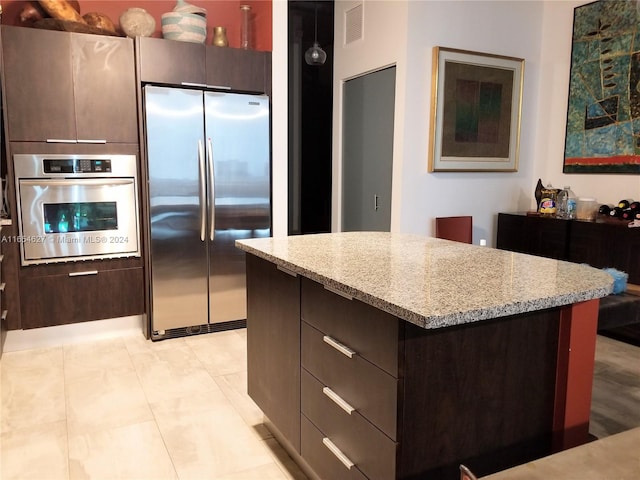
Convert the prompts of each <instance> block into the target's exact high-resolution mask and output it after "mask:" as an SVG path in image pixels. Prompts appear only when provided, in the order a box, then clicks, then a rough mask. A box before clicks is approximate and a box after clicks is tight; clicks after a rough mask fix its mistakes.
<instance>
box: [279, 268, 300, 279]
mask: <svg viewBox="0 0 640 480" xmlns="http://www.w3.org/2000/svg"><path fill="white" fill-rule="evenodd" d="M277 268H278V270H280V271H281V272H284V273H286V274H287V275H291V276H292V277H297V276H298V274H297V273H296V272H294V271H293V270H289V269H288V268H285V267H281V266H280V265H278V266H277Z"/></svg>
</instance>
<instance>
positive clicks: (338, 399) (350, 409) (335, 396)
mask: <svg viewBox="0 0 640 480" xmlns="http://www.w3.org/2000/svg"><path fill="white" fill-rule="evenodd" d="M322 393H324V394H325V395H326V396H327V397H329V398H330V399H331V400H333V402H334V403H335V404H336V405H338V406H339V407H340V408H341V409H343V410H344V411H345V412H347V413H348V414H349V415H351V414H352V413H353V412H354V411H355V408H353V407H352V406H351V405H349V404H348V403H347V402H346V401H345V400H344V399H343V398H342V397H341V396H340V395H338V394H337V393H336V392H334V391H333V390H331V389H330V388H329V387H324V388H323V389H322Z"/></svg>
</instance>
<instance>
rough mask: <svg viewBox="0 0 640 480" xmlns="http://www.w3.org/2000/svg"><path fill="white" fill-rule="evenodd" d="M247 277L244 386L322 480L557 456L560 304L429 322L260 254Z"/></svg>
mask: <svg viewBox="0 0 640 480" xmlns="http://www.w3.org/2000/svg"><path fill="white" fill-rule="evenodd" d="M247 285H248V288H247V294H248V305H249V309H248V316H247V337H248V343H247V348H248V360H249V361H248V388H249V394H250V395H251V397H252V398H253V399H254V400H255V402H256V404H257V405H258V406H259V407H260V408H261V409H263V411H264V413H265V415H266V416H267V417H268V418H269V420H271V421H272V423H273V425H274V426H275V427H276V428H277V429H278V430H279V432H280V433H281V434H282V436H284V438H285V439H286V441H287V442H288V443H289V444H291V445H297V444H298V442H299V448H298V447H296V448H295V451H296V452H297V454H298V455H299V457H301V459H302V460H303V461H304V463H305V464H306V465H307V466H308V467H310V468H311V469H312V470H313V471H314V472H315V473H316V474H317V475H318V476H319V477H320V478H323V479H331V480H354V479H357V480H362V479H365V478H368V479H376V480H390V479H413V478H421V479H438V480H439V479H443V478H457V476H458V473H457V472H458V464H459V463H461V462H463V463H466V464H468V465H469V466H470V467H471V468H472V470H474V471H476V472H478V473H479V474H482V475H484V474H488V473H492V472H495V471H497V470H501V469H504V468H506V467H508V466H512V465H515V464H518V463H523V462H526V461H528V460H531V459H534V458H538V457H541V456H544V455H547V454H549V453H550V452H551V432H552V424H553V416H554V411H553V409H554V395H555V389H556V375H557V372H556V358H557V352H558V336H559V324H560V322H559V320H560V309H550V310H542V311H538V312H532V313H527V314H520V315H514V316H510V317H503V318H500V319H496V320H491V321H483V322H475V323H472V324H466V325H461V326H458V327H448V328H441V329H435V330H426V329H423V328H420V327H418V326H416V325H414V324H411V323H407V322H405V321H403V320H401V319H399V318H397V317H394V316H393V315H390V314H388V313H386V312H383V311H381V310H379V309H377V308H375V307H373V306H372V305H368V304H366V303H364V302H361V301H359V300H357V299H351V298H349V297H345V296H344V295H342V294H340V293H336V292H334V291H332V290H331V289H327V288H326V287H324V286H323V285H321V284H319V283H317V282H314V281H312V280H310V279H308V278H306V277H302V278H300V276H298V277H292V276H289V275H287V274H286V273H282V272H279V271H278V269H277V267H276V266H275V265H274V264H271V263H269V262H267V261H265V260H261V259H258V258H256V257H254V256H253V255H247ZM297 305H300V307H299V309H298V307H297ZM297 314H299V317H298V318H297V319H296V318H295V315H297ZM525 339H526V341H525ZM298 345H299V347H298ZM298 348H299V349H298ZM296 362H299V363H298V364H297V365H296ZM532 386H534V387H532ZM531 388H535V395H532V394H531ZM296 408H297V409H298V410H297V412H298V417H299V422H298V423H296V422H295V421H294V420H293V413H294V410H295V409H296ZM270 412H272V413H270ZM275 414H277V415H278V416H279V417H280V418H279V419H278V420H277V421H276V419H275ZM285 431H286V432H288V433H284V432H285Z"/></svg>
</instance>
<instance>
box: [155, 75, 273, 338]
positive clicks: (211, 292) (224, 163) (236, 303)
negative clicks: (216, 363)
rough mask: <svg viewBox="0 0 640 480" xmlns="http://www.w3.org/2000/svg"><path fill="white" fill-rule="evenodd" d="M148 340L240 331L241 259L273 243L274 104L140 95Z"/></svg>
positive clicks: (169, 91)
mask: <svg viewBox="0 0 640 480" xmlns="http://www.w3.org/2000/svg"><path fill="white" fill-rule="evenodd" d="M144 108H145V129H146V147H147V165H148V181H149V184H148V192H149V198H148V200H149V216H150V218H149V224H150V227H149V232H150V237H151V242H150V251H149V255H150V278H151V285H150V288H151V292H150V298H151V311H150V312H149V313H150V320H151V336H152V338H153V339H162V338H168V337H175V336H182V335H190V334H196V333H204V332H208V331H216V330H223V329H227V328H234V327H238V326H242V325H243V324H244V322H245V321H246V281H245V261H244V253H243V252H241V251H240V250H238V249H236V248H235V245H234V243H235V240H237V239H243V238H251V237H266V236H270V235H271V188H270V178H271V175H270V141H269V99H268V97H265V96H256V95H245V94H233V93H219V92H210V91H201V90H191V89H183V88H170V87H158V86H149V85H147V86H145V87H144Z"/></svg>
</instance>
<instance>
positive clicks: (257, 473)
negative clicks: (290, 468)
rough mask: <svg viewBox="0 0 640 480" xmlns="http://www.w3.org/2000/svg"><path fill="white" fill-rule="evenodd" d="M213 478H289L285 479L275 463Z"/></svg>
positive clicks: (222, 479)
mask: <svg viewBox="0 0 640 480" xmlns="http://www.w3.org/2000/svg"><path fill="white" fill-rule="evenodd" d="M214 478H215V480H287V479H288V478H290V477H287V476H286V475H285V473H284V472H283V471H282V470H280V468H279V467H278V465H276V464H275V463H268V464H266V465H260V466H259V467H256V468H250V469H248V470H242V471H241V472H234V473H227V474H225V475H219V476H216V477H214Z"/></svg>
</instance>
